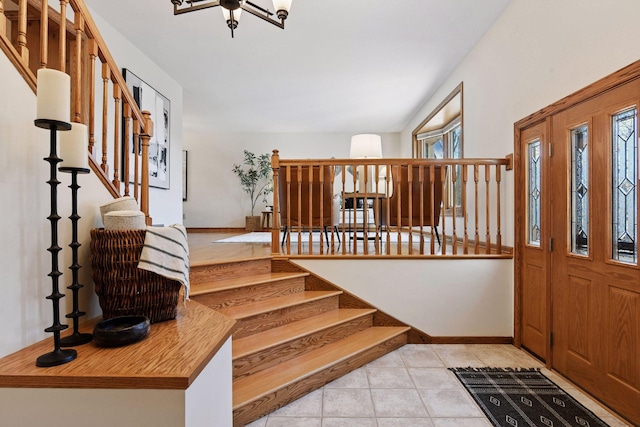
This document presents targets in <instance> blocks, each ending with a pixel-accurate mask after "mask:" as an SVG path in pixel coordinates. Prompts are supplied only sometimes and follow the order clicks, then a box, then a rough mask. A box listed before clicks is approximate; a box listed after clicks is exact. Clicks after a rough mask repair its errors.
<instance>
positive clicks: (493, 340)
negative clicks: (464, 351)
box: [431, 337, 513, 344]
mask: <svg viewBox="0 0 640 427" xmlns="http://www.w3.org/2000/svg"><path fill="white" fill-rule="evenodd" d="M431 344H513V337H431Z"/></svg>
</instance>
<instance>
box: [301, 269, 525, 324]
mask: <svg viewBox="0 0 640 427" xmlns="http://www.w3.org/2000/svg"><path fill="white" fill-rule="evenodd" d="M295 262H296V264H299V265H300V266H301V267H303V268H306V269H308V270H310V271H313V272H314V273H316V274H318V275H320V276H322V277H323V278H325V279H327V280H329V281H330V282H332V283H334V284H336V285H337V286H339V287H341V288H342V289H344V290H346V291H349V292H350V293H352V294H354V295H357V296H358V297H360V298H362V299H363V300H365V301H367V302H369V303H371V304H373V305H374V306H375V307H377V308H379V309H380V310H382V311H384V312H386V313H387V314H390V315H391V316H393V317H395V318H396V319H398V320H401V321H402V322H405V323H407V324H409V325H411V326H413V327H415V328H418V329H420V330H421V331H423V332H426V333H427V334H429V335H431V336H437V337H441V336H453V337H460V336H464V337H473V336H476V337H511V336H513V285H512V279H511V278H512V277H513V270H512V268H513V267H512V266H513V263H512V262H511V260H508V259H506V260H489V261H488V260H429V261H424V260H357V261H354V260H318V259H316V260H296V261H295Z"/></svg>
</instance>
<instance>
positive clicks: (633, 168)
mask: <svg viewBox="0 0 640 427" xmlns="http://www.w3.org/2000/svg"><path fill="white" fill-rule="evenodd" d="M636 127H637V110H636V109H635V108H633V109H631V110H627V111H623V112H622V113H618V114H616V115H614V116H613V117H612V130H613V135H612V139H611V140H612V150H613V153H612V159H613V162H612V172H613V177H612V178H613V179H612V184H613V186H612V187H613V188H612V189H611V191H612V193H611V194H612V197H611V202H612V207H611V210H612V220H613V224H612V233H611V234H612V238H613V239H612V240H613V241H612V252H613V254H612V256H613V259H615V260H617V261H621V262H625V263H630V264H635V263H636V262H637V259H638V239H637V236H636V229H637V218H638V202H637V200H638V198H637V194H636V193H637V182H638V166H637V164H638V163H637V156H638V150H637V143H636V141H637V136H636Z"/></svg>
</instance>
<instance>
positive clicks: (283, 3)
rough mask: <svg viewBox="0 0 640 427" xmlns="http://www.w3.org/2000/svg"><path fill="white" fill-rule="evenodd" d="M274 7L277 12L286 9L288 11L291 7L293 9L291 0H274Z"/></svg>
mask: <svg viewBox="0 0 640 427" xmlns="http://www.w3.org/2000/svg"><path fill="white" fill-rule="evenodd" d="M273 8H274V9H275V10H276V12H278V11H280V10H286V11H287V13H288V12H289V9H291V0H273Z"/></svg>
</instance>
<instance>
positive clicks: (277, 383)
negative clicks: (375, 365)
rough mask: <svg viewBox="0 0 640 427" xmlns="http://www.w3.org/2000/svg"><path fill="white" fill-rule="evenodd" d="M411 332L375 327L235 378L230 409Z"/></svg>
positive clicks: (392, 327) (400, 328)
mask: <svg viewBox="0 0 640 427" xmlns="http://www.w3.org/2000/svg"><path fill="white" fill-rule="evenodd" d="M410 329H411V328H410V327H407V326H374V327H371V328H367V329H365V330H363V331H360V332H357V333H355V334H353V335H351V336H349V337H347V338H344V339H342V340H340V341H336V342H334V343H331V344H328V345H326V346H324V347H322V348H319V349H317V350H314V351H312V352H309V353H307V354H304V355H302V356H300V357H296V358H293V359H291V360H288V361H286V362H284V363H281V364H279V365H276V366H273V367H271V368H269V369H265V370H263V371H260V372H257V373H255V374H252V375H248V376H246V377H242V378H238V379H237V380H235V381H234V382H233V408H234V410H235V409H237V408H240V407H242V406H244V405H246V404H248V403H249V402H252V401H254V400H256V399H258V398H260V397H262V396H265V395H268V394H269V393H271V392H274V391H276V390H278V389H280V388H282V387H284V386H287V385H289V384H292V383H294V382H296V381H298V380H300V379H303V378H306V377H309V376H311V375H313V374H315V373H317V372H320V371H322V370H324V369H327V368H328V367H330V366H333V365H336V364H338V363H339V362H342V361H343V360H345V359H347V358H349V357H352V356H354V355H356V354H359V353H361V352H363V351H365V350H367V349H370V348H372V347H375V346H376V345H379V344H381V343H383V342H385V341H387V340H389V339H391V338H393V337H396V336H398V335H401V334H403V333H406V332H408V331H409V330H410Z"/></svg>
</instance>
